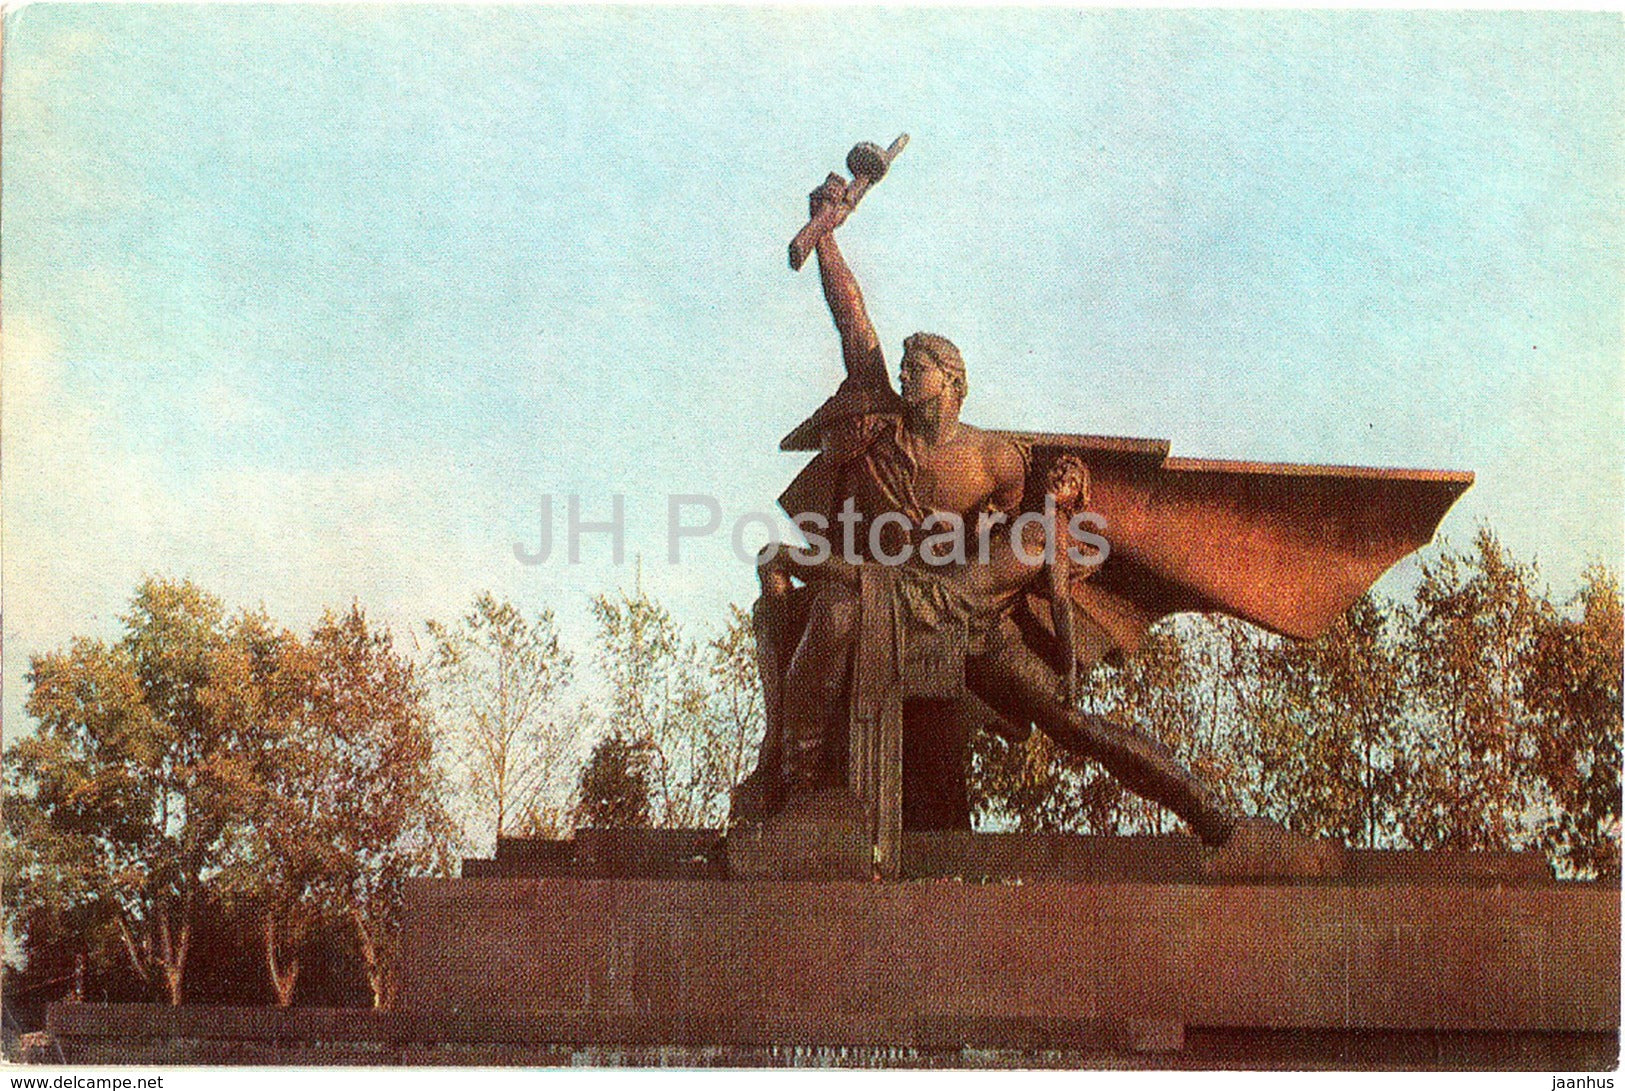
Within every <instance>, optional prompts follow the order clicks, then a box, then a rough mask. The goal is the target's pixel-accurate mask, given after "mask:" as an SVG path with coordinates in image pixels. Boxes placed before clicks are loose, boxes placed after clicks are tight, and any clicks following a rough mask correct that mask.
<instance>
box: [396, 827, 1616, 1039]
mask: <svg viewBox="0 0 1625 1091" xmlns="http://www.w3.org/2000/svg"><path fill="white" fill-rule="evenodd" d="M823 817H825V818H827V817H828V816H823ZM824 828H826V829H827V828H829V824H828V823H827V822H826V823H824ZM622 836H624V837H627V838H628V839H629V840H630V839H635V838H634V836H633V835H622ZM752 851H753V850H751V849H748V848H747V849H730V851H729V855H728V859H729V862H730V864H731V863H732V862H733V860H735V859H736V858H737V857H736V856H735V853H736V852H743V853H744V858H747V859H748V858H749V857H750V855H751V852H752ZM764 856H765V853H764ZM511 858H512V854H511V852H510V859H511ZM499 859H500V856H499ZM831 859H832V860H833V861H835V864H836V865H837V866H836V867H835V868H833V869H832V870H835V871H838V869H839V866H846V865H848V864H849V865H851V866H852V867H854V868H856V867H858V863H859V862H858V861H856V860H850V861H847V860H845V859H844V857H842V856H841V854H840V853H839V852H835V853H834V854H833V855H832V857H831ZM901 868H902V872H903V874H904V875H905V876H908V877H909V878H905V879H904V880H903V881H899V882H877V881H868V880H864V879H862V878H859V879H856V880H854V879H851V878H841V877H839V876H832V877H828V878H821V879H804V880H802V881H775V880H771V879H764V878H753V879H722V878H716V879H712V880H689V881H674V880H637V879H622V880H593V879H584V878H572V877H566V876H565V875H563V874H562V872H560V871H555V872H554V873H553V874H554V875H555V876H557V877H552V878H549V877H545V875H544V872H545V869H542V870H541V871H537V870H534V869H526V868H520V867H517V866H511V867H510V868H509V870H508V871H507V872H506V875H507V876H508V877H506V878H489V879H482V880H470V879H464V880H453V881H419V882H415V883H413V884H412V885H411V886H410V888H409V891H408V907H409V924H408V928H407V931H406V935H405V952H404V956H405V963H404V979H403V980H404V987H403V993H402V1007H403V1009H404V1010H407V1011H411V1012H415V1013H419V1014H421V1015H425V1016H429V1017H432V1018H436V1019H442V1020H457V1019H467V1018H470V1017H473V1016H475V1015H477V1014H478V1013H482V1012H483V1013H491V1012H500V1013H502V1014H503V1016H504V1018H505V1019H507V1020H511V1021H517V1022H519V1023H522V1024H524V1025H527V1026H528V1027H529V1028H530V1033H531V1034H532V1035H533V1036H534V1039H535V1040H536V1041H544V1040H545V1041H556V1040H566V1041H571V1042H592V1043H596V1044H599V1045H613V1044H621V1045H629V1044H644V1045H654V1044H664V1045H671V1046H689V1047H696V1046H702V1045H703V1046H730V1047H735V1048H745V1049H762V1048H775V1047H784V1048H790V1047H797V1046H804V1047H819V1048H825V1049H835V1048H858V1049H863V1048H883V1047H895V1048H903V1049H913V1050H925V1051H932V1050H937V1051H940V1050H944V1049H952V1050H961V1051H962V1050H965V1049H971V1050H977V1049H983V1050H995V1051H997V1050H1007V1051H1008V1050H1017V1051H1027V1052H1028V1053H1032V1054H1033V1055H1035V1056H1036V1054H1037V1053H1038V1052H1042V1051H1046V1050H1063V1051H1064V1050H1071V1051H1075V1052H1078V1053H1079V1055H1087V1054H1090V1052H1091V1051H1093V1052H1094V1053H1095V1054H1098V1055H1102V1056H1117V1057H1123V1056H1129V1055H1140V1054H1146V1053H1160V1054H1167V1055H1170V1056H1172V1055H1178V1054H1181V1053H1182V1051H1185V1050H1186V1049H1187V1048H1188V1044H1189V1042H1190V1041H1192V1040H1193V1035H1194V1036H1195V1038H1196V1039H1198V1040H1201V1041H1204V1042H1207V1043H1208V1048H1210V1047H1211V1046H1212V1044H1213V1043H1214V1042H1215V1041H1218V1042H1231V1043H1235V1042H1237V1041H1240V1040H1242V1039H1243V1038H1245V1036H1246V1035H1266V1036H1267V1035H1270V1034H1276V1035H1279V1034H1283V1033H1285V1034H1289V1035H1295V1036H1297V1037H1295V1038H1294V1041H1298V1042H1302V1041H1305V1040H1308V1039H1306V1038H1304V1036H1308V1038H1309V1039H1312V1038H1313V1037H1314V1036H1316V1035H1319V1036H1322V1038H1323V1039H1324V1040H1325V1041H1327V1042H1336V1043H1339V1044H1338V1045H1337V1047H1336V1048H1337V1049H1338V1050H1340V1051H1342V1052H1343V1053H1345V1054H1346V1053H1347V1052H1348V1049H1349V1048H1351V1047H1350V1046H1349V1045H1348V1043H1349V1042H1350V1041H1358V1042H1365V1043H1366V1044H1367V1045H1371V1044H1372V1043H1378V1042H1381V1041H1384V1040H1390V1041H1391V1042H1394V1043H1401V1044H1403V1043H1406V1042H1409V1043H1410V1046H1405V1047H1404V1048H1413V1047H1414V1045H1415V1041H1416V1036H1418V1035H1421V1036H1422V1037H1424V1038H1427V1037H1429V1036H1432V1037H1433V1038H1435V1039H1437V1036H1439V1035H1445V1036H1449V1035H1457V1036H1460V1035H1469V1036H1472V1035H1478V1036H1487V1037H1484V1038H1483V1040H1484V1042H1486V1043H1491V1044H1493V1043H1494V1042H1496V1041H1500V1042H1501V1044H1502V1045H1505V1044H1506V1043H1507V1042H1511V1041H1514V1040H1531V1041H1547V1040H1548V1039H1550V1041H1554V1042H1555V1041H1563V1040H1567V1039H1566V1038H1565V1036H1568V1037H1569V1038H1573V1037H1574V1036H1579V1039H1578V1040H1584V1041H1587V1042H1589V1043H1590V1045H1589V1046H1588V1047H1587V1048H1591V1049H1593V1050H1595V1049H1596V1048H1597V1047H1598V1043H1599V1042H1614V1041H1615V1037H1614V1036H1617V1028H1618V1021H1619V1020H1618V1013H1619V951H1620V947H1619V892H1618V890H1617V889H1615V888H1609V887H1603V886H1598V885H1594V884H1583V883H1557V882H1554V881H1553V880H1552V879H1551V877H1550V875H1549V872H1548V871H1547V869H1546V868H1545V866H1544V864H1543V863H1542V862H1541V861H1539V860H1538V859H1536V858H1532V857H1525V856H1516V855H1508V854H1459V855H1452V854H1424V853H1383V852H1364V853H1361V852H1351V853H1349V854H1347V859H1346V861H1345V866H1344V874H1343V875H1342V876H1340V877H1339V878H1336V879H1254V880H1237V879H1234V878H1228V877H1220V876H1214V875H1212V874H1210V873H1209V872H1208V871H1207V870H1206V869H1205V868H1204V866H1203V858H1202V854H1201V852H1200V850H1199V848H1198V846H1197V845H1196V844H1195V842H1194V841H1193V840H1191V839H1188V838H1183V837H1167V838H1128V839H1117V838H1081V837H1023V836H1016V835H1004V836H998V835H995V836H987V835H974V834H908V835H905V837H904V839H903V843H902V861H901ZM527 870H529V871H530V877H524V873H525V872H526V871H527ZM1215 1036H1217V1037H1215ZM1238 1036H1241V1037H1238ZM1350 1036H1352V1038H1351V1037H1350ZM1384 1036H1388V1039H1384ZM1497 1036H1501V1037H1500V1038H1499V1039H1498V1038H1497ZM1509 1036H1510V1037H1509ZM1553 1036H1556V1037H1553ZM1599 1036H1600V1037H1599ZM1548 1044H1549V1043H1548ZM1328 1048H1330V1047H1328ZM1394 1048H1400V1046H1394ZM1239 1052H1240V1053H1241V1054H1245V1050H1240V1051H1239ZM1604 1052H1607V1049H1606V1048H1605V1049H1604ZM1376 1053H1377V1054H1379V1055H1380V1054H1381V1053H1382V1050H1380V1049H1378V1050H1376ZM1165 1059H1166V1058H1165ZM1240 1059H1241V1060H1242V1061H1243V1062H1244V1060H1245V1057H1244V1056H1243V1057H1241V1058H1240ZM1229 1063H1231V1064H1235V1063H1237V1058H1236V1057H1232V1059H1231V1060H1230V1062H1229Z"/></svg>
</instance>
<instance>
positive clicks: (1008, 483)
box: [987, 439, 1027, 512]
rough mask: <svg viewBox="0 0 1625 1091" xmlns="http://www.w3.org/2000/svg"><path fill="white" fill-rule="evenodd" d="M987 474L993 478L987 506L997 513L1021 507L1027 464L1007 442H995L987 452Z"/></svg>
mask: <svg viewBox="0 0 1625 1091" xmlns="http://www.w3.org/2000/svg"><path fill="white" fill-rule="evenodd" d="M987 466H988V473H989V474H990V476H991V477H992V478H993V491H992V493H991V495H990V497H989V499H988V505H989V506H990V507H992V508H994V509H995V510H997V511H1011V512H1013V511H1015V510H1017V509H1018V508H1020V507H1021V501H1022V494H1023V493H1024V492H1025V491H1026V488H1027V462H1026V460H1025V459H1023V458H1022V457H1021V452H1020V451H1018V450H1016V446H1015V444H1013V443H1011V442H1010V441H1009V440H1003V439H1000V440H995V441H994V442H993V443H992V444H991V448H990V450H989V451H988V452H987Z"/></svg>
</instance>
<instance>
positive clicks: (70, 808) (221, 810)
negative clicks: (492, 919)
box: [5, 580, 450, 1004]
mask: <svg viewBox="0 0 1625 1091" xmlns="http://www.w3.org/2000/svg"><path fill="white" fill-rule="evenodd" d="M123 621H124V628H125V633H124V636H123V637H122V638H121V639H120V640H118V641H117V642H115V643H113V644H106V643H103V642H100V641H95V640H89V639H77V640H74V641H73V642H72V643H71V644H70V646H69V647H68V649H67V650H65V651H60V652H51V653H47V654H44V655H40V656H37V657H36V658H35V659H34V661H33V663H32V665H31V669H30V671H29V675H28V678H29V684H30V694H29V699H28V710H29V712H30V714H31V715H33V716H34V717H35V718H36V719H37V720H38V721H39V730H38V731H37V732H36V733H35V734H33V735H31V736H26V737H24V738H22V739H19V740H18V741H17V742H16V743H15V744H14V745H13V746H12V747H11V748H10V749H9V750H8V751H7V753H6V758H5V778H6V784H5V787H6V809H5V814H6V833H7V837H6V844H5V865H6V883H5V893H6V907H7V909H8V911H9V914H10V918H11V920H12V922H13V924H14V926H19V927H22V928H24V929H27V928H30V927H33V926H34V925H36V924H37V925H40V926H41V927H42V928H43V929H44V931H42V932H41V934H40V935H39V936H38V937H37V938H38V939H40V940H41V941H48V940H49V939H50V937H51V935H53V934H55V933H56V931H60V926H61V924H62V922H64V921H68V922H72V925H73V929H74V931H75V932H76V933H77V934H78V936H79V937H80V940H81V943H82V948H83V949H82V951H81V954H82V955H83V956H85V957H88V958H89V959H90V960H91V961H92V962H93V963H97V964H101V965H105V963H106V962H107V960H108V955H109V953H110V952H112V951H117V952H120V953H121V955H122V960H123V961H124V962H125V964H126V965H127V966H128V968H129V971H130V972H131V974H132V975H133V976H134V977H135V978H136V979H137V980H139V981H141V982H143V983H145V984H146V986H147V987H149V988H151V989H153V990H155V991H158V992H160V993H161V995H162V996H164V998H165V999H167V1000H168V1001H169V1002H170V1003H172V1004H179V1003H181V1001H182V1000H183V999H184V997H185V991H184V989H185V981H186V972H187V966H188V961H189V956H190V955H191V952H192V950H193V940H194V936H195V934H196V930H197V928H198V925H199V914H200V912H201V911H202V909H203V907H204V906H206V905H207V906H209V907H210V909H211V912H230V913H232V914H234V915H236V916H238V917H240V918H241V917H246V918H248V919H251V920H253V921H254V922H255V931H256V932H257V933H258V935H259V936H260V939H261V941H262V942H261V946H262V948H263V953H264V965H265V967H266V970H267V976H268V979H269V982H270V985H271V992H272V995H273V996H274V998H275V1000H276V1001H277V1002H278V1003H288V1002H290V1001H291V998H292V995H293V990H294V987H295V984H296V981H297V979H298V976H299V968H298V967H299V958H298V951H299V948H300V947H301V946H303V945H304V944H305V943H306V942H307V941H309V940H310V938H311V933H312V930H313V929H314V928H316V927H318V926H320V925H321V924H324V923H328V922H332V921H334V920H342V921H345V922H347V923H346V926H347V927H351V928H353V929H354V932H355V936H356V941H357V943H358V945H359V950H360V952H361V954H362V961H363V962H364V963H365V964H366V966H367V968H368V973H369V976H370V978H371V980H372V989H373V993H374V997H375V1001H376V1002H378V1003H380V1004H384V1003H387V1002H388V1000H389V998H390V997H391V996H392V995H393V993H392V989H393V985H392V977H391V974H392V970H391V959H392V953H391V952H392V946H391V945H392V943H393V937H394V934H395V931H396V930H398V919H399V906H400V890H401V885H402V883H403V881H404V879H405V878H406V877H407V876H409V875H413V874H426V873H430V872H433V871H437V870H443V867H444V865H445V863H446V860H445V847H446V845H447V843H448V840H449V834H450V820H449V817H448V816H447V814H446V812H445V809H444V807H443V805H442V802H441V799H440V785H439V781H438V778H437V776H436V774H435V772H434V763H433V760H432V758H433V736H432V733H431V730H430V722H429V718H428V716H427V713H426V711H425V709H424V707H423V695H422V690H421V686H420V685H419V684H418V682H417V679H416V674H415V670H414V668H413V667H412V666H411V664H410V663H408V662H407V661H406V660H405V659H404V658H402V657H401V656H399V655H397V654H396V653H395V652H394V650H393V648H392V645H391V642H390V638H389V636H388V634H387V633H381V632H375V631H373V630H371V629H370V628H369V627H368V625H367V622H366V619H365V616H364V615H363V614H362V612H361V611H360V609H359V608H352V609H351V610H350V611H349V612H348V613H347V614H344V615H332V614H329V615H328V616H327V617H326V618H324V619H323V621H322V623H321V624H320V625H318V626H317V627H316V630H315V632H314V633H313V634H312V635H311V638H310V640H309V641H308V642H301V641H300V640H299V639H298V638H297V637H296V636H294V635H293V634H292V633H290V632H288V631H286V630H282V629H280V628H278V627H276V626H275V625H274V624H272V623H271V621H270V620H269V618H267V617H266V616H265V615H264V614H263V612H261V613H245V614H242V615H239V616H238V617H236V618H233V619H230V620H228V619H227V618H226V616H225V611H224V609H223V607H222V605H221V603H220V602H219V601H218V600H217V599H215V598H214V597H213V596H211V595H208V594H207V593H206V592H204V591H202V590H200V589H199V588H197V587H196V586H195V585H193V584H190V583H187V582H174V581H165V580H148V581H146V582H145V583H143V584H142V585H141V586H140V587H139V588H138V589H137V591H136V594H135V597H134V598H133V600H132V603H131V608H130V611H129V613H128V614H127V615H126V616H125V617H124V618H123ZM53 930H55V931H53Z"/></svg>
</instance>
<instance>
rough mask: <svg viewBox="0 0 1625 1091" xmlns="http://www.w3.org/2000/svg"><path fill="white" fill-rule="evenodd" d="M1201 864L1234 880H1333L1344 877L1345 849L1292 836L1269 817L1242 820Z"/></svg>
mask: <svg viewBox="0 0 1625 1091" xmlns="http://www.w3.org/2000/svg"><path fill="white" fill-rule="evenodd" d="M1234 827H1235V828H1234V829H1233V830H1232V831H1231V833H1230V836H1229V837H1227V838H1226V839H1225V840H1224V841H1223V842H1222V843H1221V844H1219V845H1218V846H1217V847H1215V848H1214V849H1213V850H1212V852H1211V853H1209V854H1208V855H1207V857H1206V858H1205V859H1204V860H1203V861H1202V870H1203V871H1205V872H1207V874H1209V875H1218V876H1225V877H1228V878H1235V879H1247V878H1251V879H1330V878H1336V877H1337V876H1339V875H1341V874H1343V867H1344V851H1343V846H1342V845H1340V844H1338V843H1337V842H1336V841H1330V840H1327V839H1325V838H1322V837H1306V836H1304V835H1303V834H1301V833H1293V832H1292V831H1291V830H1289V829H1287V828H1286V827H1285V826H1282V825H1281V824H1280V823H1278V822H1271V821H1270V820H1269V819H1267V818H1243V819H1241V820H1239V821H1237V822H1235V823H1234Z"/></svg>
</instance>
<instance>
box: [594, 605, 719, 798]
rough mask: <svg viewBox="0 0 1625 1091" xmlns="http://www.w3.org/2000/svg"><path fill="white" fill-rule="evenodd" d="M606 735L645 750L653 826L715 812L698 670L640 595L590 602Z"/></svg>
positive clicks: (664, 614) (672, 622)
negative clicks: (605, 686)
mask: <svg viewBox="0 0 1625 1091" xmlns="http://www.w3.org/2000/svg"><path fill="white" fill-rule="evenodd" d="M592 611H593V616H594V617H595V619H596V620H597V622H598V656H597V660H598V665H599V667H600V668H601V669H602V671H603V673H604V676H605V678H606V680H607V681H608V683H609V721H610V725H611V730H612V731H613V732H618V733H621V734H623V735H625V736H626V738H627V739H628V741H629V742H630V743H634V744H637V745H639V746H642V747H644V748H645V750H646V752H647V754H648V760H649V773H648V775H649V785H650V790H651V804H652V808H653V811H652V814H653V819H654V822H655V823H656V824H657V825H661V826H700V825H703V824H705V819H706V816H707V814H708V812H709V811H710V810H711V809H712V808H713V807H714V792H715V789H714V785H711V784H708V780H709V779H710V778H709V777H708V775H707V771H706V769H705V758H704V752H705V748H706V744H705V737H706V723H707V719H708V715H709V705H710V699H711V694H710V692H709V689H708V686H707V681H708V679H707V674H706V669H705V663H704V661H703V660H702V658H701V656H700V653H699V650H698V648H697V647H696V646H695V644H694V642H693V641H692V640H691V639H689V637H688V635H687V634H686V633H684V631H683V628H682V626H681V625H679V624H678V622H677V620H676V619H675V618H674V617H673V616H672V614H671V612H670V611H669V610H667V609H666V608H665V607H664V606H662V605H661V604H660V603H659V602H656V601H655V600H654V599H653V598H651V597H649V595H647V594H646V593H645V592H644V591H643V590H642V588H639V589H638V590H637V592H636V593H635V594H632V595H628V594H626V593H625V592H622V593H620V594H618V595H614V596H611V595H599V596H597V597H596V598H594V599H593V600H592Z"/></svg>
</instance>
